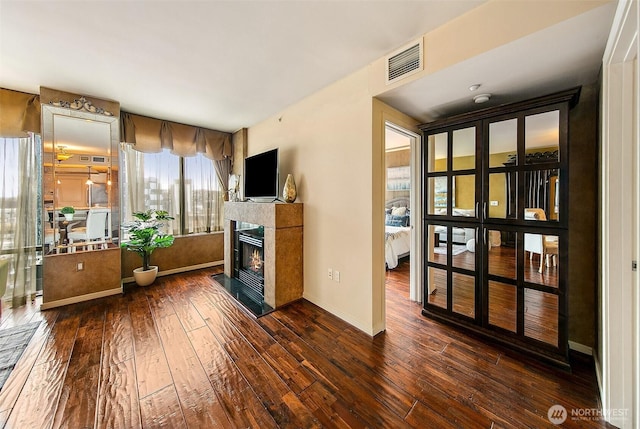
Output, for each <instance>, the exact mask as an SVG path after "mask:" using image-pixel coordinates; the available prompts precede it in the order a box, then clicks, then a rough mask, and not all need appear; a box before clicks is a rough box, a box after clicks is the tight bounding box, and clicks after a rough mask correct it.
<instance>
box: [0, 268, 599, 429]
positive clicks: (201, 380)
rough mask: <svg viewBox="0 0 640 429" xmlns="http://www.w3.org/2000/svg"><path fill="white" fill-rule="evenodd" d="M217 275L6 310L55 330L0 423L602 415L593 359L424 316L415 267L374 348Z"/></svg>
mask: <svg viewBox="0 0 640 429" xmlns="http://www.w3.org/2000/svg"><path fill="white" fill-rule="evenodd" d="M219 271H220V270H219V269H206V270H200V271H197V272H192V273H187V274H178V275H173V276H167V277H161V278H159V279H158V280H157V281H156V283H155V284H154V285H153V286H150V287H147V288H138V289H134V290H133V291H132V292H129V293H127V294H126V295H125V296H115V297H110V298H104V299H101V300H96V301H92V302H88V303H82V304H76V305H72V306H67V307H63V308H60V309H54V310H48V311H44V312H40V311H38V310H37V305H33V304H29V305H27V306H26V307H24V308H22V309H17V310H13V311H10V312H6V313H5V314H3V316H2V317H3V318H2V320H1V321H0V324H1V327H5V326H10V325H14V324H20V323H28V322H29V321H35V320H40V321H42V324H41V326H40V328H39V329H38V331H37V332H36V334H35V335H34V338H33V340H32V341H31V343H30V344H29V346H28V348H27V350H26V351H25V353H24V354H23V356H22V358H21V359H20V361H19V362H18V365H17V366H16V368H15V370H14V371H13V373H12V374H11V376H10V378H9V380H8V381H7V383H6V384H5V387H4V388H3V389H2V391H1V392H0V427H4V428H12V429H13V428H16V429H23V428H172V429H173V428H218V427H221V428H316V427H327V428H334V427H335V428H349V427H351V428H364V427H371V428H403V427H420V428H425V427H439V428H498V427H500V428H508V427H514V428H519V427H552V425H551V424H550V423H549V421H548V419H547V411H548V409H549V407H550V406H551V405H554V404H561V405H563V406H564V407H565V408H566V409H567V410H568V411H569V413H571V409H580V408H598V407H599V404H598V399H597V398H598V394H597V385H596V381H595V375H594V372H593V368H592V364H591V363H589V362H588V360H586V359H575V362H574V372H573V373H572V374H569V373H565V372H562V371H560V370H557V369H554V368H550V367H547V366H545V365H542V364H538V363H536V362H535V361H532V360H528V359H526V358H522V357H521V356H519V355H511V354H509V353H511V352H508V351H505V350H502V349H499V348H496V347H492V346H489V345H486V344H483V343H482V342H481V341H479V340H476V339H474V338H471V337H468V336H466V335H464V334H462V333H460V332H458V331H456V330H455V329H453V328H451V327H448V326H445V325H441V324H438V323H437V322H435V321H432V320H429V319H426V318H424V317H423V316H421V314H420V309H421V307H420V304H417V303H413V302H411V301H409V299H408V277H409V270H408V263H406V262H403V263H402V264H401V265H400V266H399V267H398V269H396V270H393V271H389V272H388V273H387V330H386V331H385V332H384V333H381V334H379V335H377V336H376V337H374V338H371V337H369V336H367V335H365V334H364V333H362V332H360V331H358V330H357V329H355V328H354V327H352V326H350V325H349V324H347V323H345V322H343V321H341V320H340V319H338V318H336V317H334V316H332V315H331V314H329V313H327V312H325V311H323V310H321V309H320V308H318V307H316V306H315V305H313V304H311V303H309V302H307V301H304V300H301V301H298V302H296V303H294V304H292V305H290V306H288V307H286V308H284V309H282V310H279V311H275V312H273V313H271V314H269V315H267V316H264V317H262V318H260V319H258V320H256V319H254V318H253V317H251V316H249V315H248V314H247V313H246V312H245V311H244V309H242V308H241V307H240V306H239V305H238V304H237V303H236V302H235V301H234V300H233V299H232V298H231V297H230V296H229V295H228V294H227V293H226V292H225V291H224V290H223V289H222V288H221V287H220V286H219V285H217V284H216V283H215V282H214V281H213V280H212V279H211V274H214V273H217V272H219ZM564 427H609V426H607V425H606V424H605V423H604V422H602V421H589V422H587V421H572V420H571V417H569V419H568V420H567V422H565V424H564Z"/></svg>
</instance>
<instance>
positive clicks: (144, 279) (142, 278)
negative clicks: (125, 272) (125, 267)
mask: <svg viewBox="0 0 640 429" xmlns="http://www.w3.org/2000/svg"><path fill="white" fill-rule="evenodd" d="M157 275H158V266H157V265H150V266H149V269H148V270H147V271H145V270H144V268H143V267H140V268H136V269H135V270H133V278H134V279H135V280H136V283H137V284H138V286H149V285H150V284H151V283H153V282H154V281H155V279H156V276H157Z"/></svg>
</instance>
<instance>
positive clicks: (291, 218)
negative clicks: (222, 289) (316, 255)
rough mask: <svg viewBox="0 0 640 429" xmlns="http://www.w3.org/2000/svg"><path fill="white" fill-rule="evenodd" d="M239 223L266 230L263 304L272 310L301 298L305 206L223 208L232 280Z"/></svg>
mask: <svg viewBox="0 0 640 429" xmlns="http://www.w3.org/2000/svg"><path fill="white" fill-rule="evenodd" d="M236 222H248V223H252V224H255V225H262V226H263V227H264V301H265V303H266V304H268V305H269V306H271V307H272V308H278V307H281V306H283V305H285V304H287V303H289V302H292V301H295V300H297V299H300V298H302V292H303V255H302V239H303V205H302V204H300V203H297V204H296V203H294V204H286V203H280V202H274V203H254V202H226V203H225V204H224V274H225V275H226V276H228V277H233V264H234V257H233V246H234V231H235V230H236Z"/></svg>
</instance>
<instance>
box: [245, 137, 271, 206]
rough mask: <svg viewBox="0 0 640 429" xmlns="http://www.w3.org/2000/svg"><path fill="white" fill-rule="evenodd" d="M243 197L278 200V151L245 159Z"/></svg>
mask: <svg viewBox="0 0 640 429" xmlns="http://www.w3.org/2000/svg"><path fill="white" fill-rule="evenodd" d="M244 197H245V198H249V199H254V200H255V199H267V198H271V199H276V198H278V149H272V150H270V151H267V152H263V153H259V154H257V155H253V156H249V157H247V158H245V160H244Z"/></svg>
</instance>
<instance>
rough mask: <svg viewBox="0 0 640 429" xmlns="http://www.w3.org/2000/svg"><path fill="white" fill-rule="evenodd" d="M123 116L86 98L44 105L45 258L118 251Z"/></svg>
mask: <svg viewBox="0 0 640 429" xmlns="http://www.w3.org/2000/svg"><path fill="white" fill-rule="evenodd" d="M117 115H118V114H117V113H116V114H115V115H114V114H113V113H111V112H108V111H104V110H102V109H97V108H95V107H94V106H93V105H92V104H91V102H90V101H87V100H85V99H84V98H81V99H79V100H76V101H75V102H74V103H65V102H59V103H50V104H43V105H42V137H43V144H44V157H43V173H44V174H43V203H44V204H43V237H44V240H43V245H44V253H45V256H47V255H53V254H55V255H58V254H64V253H77V252H86V251H95V250H104V249H109V248H113V247H117V243H118V235H119V232H118V231H119V223H120V216H119V197H118V183H119V180H118V173H119V168H118V150H117V147H118V146H117V145H118V140H119V120H118V116H117ZM69 212H72V213H69Z"/></svg>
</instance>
